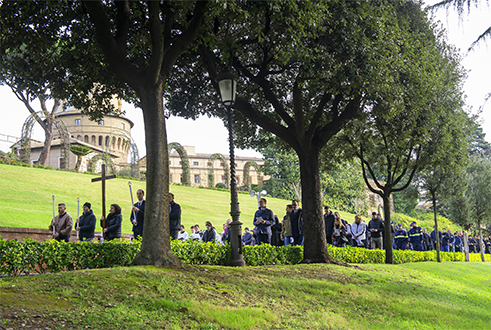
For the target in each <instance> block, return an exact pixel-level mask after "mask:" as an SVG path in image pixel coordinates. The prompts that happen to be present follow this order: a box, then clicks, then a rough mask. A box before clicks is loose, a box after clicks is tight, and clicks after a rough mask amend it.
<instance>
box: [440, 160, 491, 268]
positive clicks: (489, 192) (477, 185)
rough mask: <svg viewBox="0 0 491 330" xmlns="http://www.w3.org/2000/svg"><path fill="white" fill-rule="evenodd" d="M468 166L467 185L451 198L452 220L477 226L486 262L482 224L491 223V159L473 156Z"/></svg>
mask: <svg viewBox="0 0 491 330" xmlns="http://www.w3.org/2000/svg"><path fill="white" fill-rule="evenodd" d="M467 164H468V165H467V167H466V170H465V172H466V176H467V178H466V180H465V181H464V182H465V184H466V185H465V187H464V189H462V190H461V191H462V193H461V194H460V195H458V196H455V197H453V198H452V199H451V200H450V207H449V209H450V214H451V216H452V221H455V222H457V223H459V224H462V225H465V224H472V225H476V226H477V232H478V234H479V242H480V252H481V259H482V261H483V262H484V261H485V259H484V248H483V240H482V226H483V225H487V226H489V225H490V224H491V203H489V201H490V200H491V160H490V159H489V158H488V157H479V156H471V157H470V158H469V160H468V163H467Z"/></svg>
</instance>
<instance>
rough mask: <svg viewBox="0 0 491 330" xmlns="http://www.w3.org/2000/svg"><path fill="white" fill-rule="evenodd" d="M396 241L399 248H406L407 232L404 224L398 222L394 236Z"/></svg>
mask: <svg viewBox="0 0 491 330" xmlns="http://www.w3.org/2000/svg"><path fill="white" fill-rule="evenodd" d="M394 243H395V245H396V249H397V250H405V249H406V246H407V232H406V231H405V230H404V229H402V225H401V224H398V225H397V229H396V234H395V236H394Z"/></svg>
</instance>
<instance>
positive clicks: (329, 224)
mask: <svg viewBox="0 0 491 330" xmlns="http://www.w3.org/2000/svg"><path fill="white" fill-rule="evenodd" d="M324 226H325V228H326V240H327V243H329V244H332V230H333V228H334V213H332V211H331V210H330V209H329V206H324Z"/></svg>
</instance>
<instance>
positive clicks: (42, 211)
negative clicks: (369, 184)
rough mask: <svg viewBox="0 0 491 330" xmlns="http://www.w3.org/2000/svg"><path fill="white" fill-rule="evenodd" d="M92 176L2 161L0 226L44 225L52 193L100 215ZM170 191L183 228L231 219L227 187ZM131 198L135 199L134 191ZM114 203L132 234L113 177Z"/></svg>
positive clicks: (247, 203)
mask: <svg viewBox="0 0 491 330" xmlns="http://www.w3.org/2000/svg"><path fill="white" fill-rule="evenodd" d="M94 177H96V175H93V174H80V173H74V172H64V171H54V170H45V169H39V168H30V167H20V166H10V165H3V164H0V192H1V193H0V226H5V227H27V228H47V227H48V225H49V223H50V220H51V218H52V206H51V195H53V194H54V195H55V196H56V202H57V203H58V202H64V203H66V205H67V212H68V213H69V214H70V215H72V217H74V218H75V217H76V215H77V197H80V198H81V202H80V212H82V205H83V203H84V202H86V201H88V202H90V203H91V204H92V209H93V210H94V212H95V214H96V216H97V218H98V219H99V218H100V217H101V209H102V203H101V183H100V182H97V183H92V182H91V179H92V178H94ZM132 183H133V185H132V189H133V192H134V193H136V190H137V189H140V188H141V189H143V190H145V182H142V181H132ZM170 191H171V192H173V193H174V194H175V196H176V202H177V203H179V204H180V205H181V208H182V224H183V225H184V226H185V227H186V230H187V231H189V227H190V226H191V225H194V224H199V225H200V227H201V228H204V223H205V222H206V221H210V222H211V223H212V224H213V225H214V226H215V227H216V228H217V230H218V232H221V231H222V227H221V225H222V224H223V223H225V221H226V220H227V219H229V218H230V215H229V212H230V194H229V192H227V191H217V190H209V189H198V188H192V187H185V186H178V185H172V186H171V187H170ZM134 199H135V201H136V194H135V195H134ZM113 203H116V204H119V206H121V208H122V210H123V219H124V221H123V228H122V229H123V232H125V233H130V232H131V223H130V221H129V217H130V210H131V200H130V194H129V188H128V180H127V179H119V178H116V179H112V180H109V181H107V183H106V208H107V210H106V211H107V212H108V211H109V205H110V204H113ZM239 203H240V210H241V218H240V219H241V222H242V223H243V227H249V228H251V227H252V226H253V225H252V218H253V215H254V212H255V210H256V208H257V201H256V199H255V198H252V197H250V196H249V194H245V193H240V194H239ZM289 203H290V201H287V200H282V199H277V198H269V197H268V207H269V208H271V209H272V210H273V212H274V213H275V214H277V215H278V217H279V218H280V220H281V219H282V218H283V215H284V214H285V206H286V205H287V204H289ZM340 213H341V217H342V218H343V219H346V220H347V221H349V222H350V223H352V222H353V221H354V215H353V214H350V213H346V212H340ZM366 220H368V219H366ZM413 220H414V219H413V218H410V217H407V216H404V215H400V216H396V217H395V219H394V221H395V222H396V223H397V222H398V221H400V222H402V223H403V224H404V225H409V223H410V222H411V221H413ZM444 220H445V222H444V223H442V225H444V226H445V225H446V226H447V228H453V227H455V226H452V225H451V224H450V222H449V221H448V220H446V219H444ZM419 223H420V225H423V226H426V228H431V227H432V226H433V225H432V220H431V219H429V220H426V221H422V222H419ZM97 229H99V227H97ZM251 229H252V228H251ZM455 229H456V228H455Z"/></svg>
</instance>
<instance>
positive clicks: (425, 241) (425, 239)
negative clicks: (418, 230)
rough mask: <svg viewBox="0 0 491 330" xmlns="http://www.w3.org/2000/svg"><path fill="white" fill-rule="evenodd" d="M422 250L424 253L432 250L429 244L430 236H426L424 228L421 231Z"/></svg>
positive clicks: (431, 245)
mask: <svg viewBox="0 0 491 330" xmlns="http://www.w3.org/2000/svg"><path fill="white" fill-rule="evenodd" d="M423 249H424V250H425V251H431V250H433V244H432V243H431V237H430V234H428V231H427V230H426V228H424V229H423Z"/></svg>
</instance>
